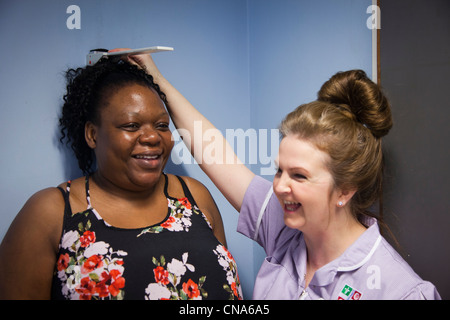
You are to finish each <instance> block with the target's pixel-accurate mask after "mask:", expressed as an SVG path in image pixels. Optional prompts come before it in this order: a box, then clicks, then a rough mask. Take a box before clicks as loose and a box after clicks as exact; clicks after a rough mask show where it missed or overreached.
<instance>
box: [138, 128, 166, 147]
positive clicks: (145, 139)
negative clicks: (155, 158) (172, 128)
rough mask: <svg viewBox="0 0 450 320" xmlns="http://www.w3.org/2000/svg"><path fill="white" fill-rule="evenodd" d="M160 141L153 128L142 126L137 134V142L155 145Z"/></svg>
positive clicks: (157, 133) (156, 131)
mask: <svg viewBox="0 0 450 320" xmlns="http://www.w3.org/2000/svg"><path fill="white" fill-rule="evenodd" d="M160 141H161V136H160V135H159V132H158V130H155V129H153V128H143V129H142V133H141V135H140V136H139V142H140V143H142V144H150V145H157V144H159V142H160Z"/></svg>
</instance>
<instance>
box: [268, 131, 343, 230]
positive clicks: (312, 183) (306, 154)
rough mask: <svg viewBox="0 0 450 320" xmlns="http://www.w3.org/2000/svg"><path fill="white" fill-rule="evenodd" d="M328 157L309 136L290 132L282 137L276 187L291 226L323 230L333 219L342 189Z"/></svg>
mask: <svg viewBox="0 0 450 320" xmlns="http://www.w3.org/2000/svg"><path fill="white" fill-rule="evenodd" d="M328 159H329V156H328V154H326V153H325V152H323V151H321V150H319V149H318V148H316V147H315V146H314V145H313V144H311V143H310V142H308V141H307V140H303V139H299V138H298V137H296V136H293V135H288V136H286V137H285V138H283V140H282V141H281V143H280V149H279V155H278V159H277V162H278V168H279V169H278V172H277V173H276V175H275V177H274V180H273V187H274V192H275V194H276V196H277V198H278V200H279V201H280V204H281V206H282V208H283V211H284V222H285V224H286V225H287V226H288V227H290V228H293V229H299V230H301V231H303V232H305V231H319V232H320V231H323V230H325V229H326V227H327V226H328V224H329V222H330V221H331V220H330V219H331V218H332V217H331V215H332V214H333V212H334V210H335V209H334V208H335V207H336V206H335V204H336V202H337V196H338V192H337V191H335V190H334V180H333V177H332V175H331V173H330V171H329V170H328V168H327V166H326V163H327V161H328Z"/></svg>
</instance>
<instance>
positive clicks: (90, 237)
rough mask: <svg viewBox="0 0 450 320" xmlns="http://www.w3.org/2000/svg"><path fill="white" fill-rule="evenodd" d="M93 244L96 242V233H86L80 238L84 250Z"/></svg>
mask: <svg viewBox="0 0 450 320" xmlns="http://www.w3.org/2000/svg"><path fill="white" fill-rule="evenodd" d="M93 242H95V232H92V231H85V232H84V233H83V235H82V236H81V237H80V245H81V247H83V248H86V247H87V246H89V245H90V244H91V243H93Z"/></svg>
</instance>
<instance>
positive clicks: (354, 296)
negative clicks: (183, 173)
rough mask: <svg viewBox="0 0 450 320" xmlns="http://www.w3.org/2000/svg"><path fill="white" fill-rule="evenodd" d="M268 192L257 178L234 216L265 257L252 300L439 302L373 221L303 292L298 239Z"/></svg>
mask: <svg viewBox="0 0 450 320" xmlns="http://www.w3.org/2000/svg"><path fill="white" fill-rule="evenodd" d="M271 191H272V183H271V182H269V181H267V180H265V179H263V178H261V177H259V176H256V177H255V178H254V179H253V180H252V182H251V184H250V186H249V187H248V189H247V191H246V194H245V197H244V201H243V203H242V207H241V212H240V216H239V222H238V231H239V232H240V233H242V234H244V235H245V236H247V237H249V238H251V239H254V240H256V241H257V242H258V243H259V244H260V245H261V246H262V247H263V248H264V249H265V251H266V254H267V257H266V258H265V260H264V262H263V264H262V266H261V269H260V270H259V272H258V275H257V278H256V281H255V287H254V292H253V299H257V300H261V299H273V300H275V299H308V300H315V299H325V300H341V299H343V300H359V299H365V300H368V299H377V300H381V299H389V300H398V299H440V296H439V293H438V292H437V290H436V288H435V286H434V285H433V284H431V283H430V282H427V281H424V280H422V279H421V278H420V277H419V276H418V275H417V274H416V273H415V272H414V271H413V270H412V269H411V267H410V266H409V265H408V264H407V263H406V261H404V260H403V259H402V258H401V256H400V255H399V254H398V253H397V252H396V251H395V250H394V249H393V248H392V247H391V246H390V245H389V243H388V242H387V241H386V240H385V239H384V238H383V237H382V236H381V235H380V232H379V229H378V224H377V222H376V220H375V219H372V220H370V221H369V225H370V227H369V228H368V229H367V230H366V231H365V232H364V233H363V235H361V236H360V237H359V238H358V240H357V241H355V243H353V244H352V245H351V246H350V247H349V248H347V250H346V251H345V252H344V253H343V254H342V255H341V256H340V257H339V258H337V259H336V260H333V261H331V262H330V263H328V264H327V265H325V266H323V267H322V268H320V269H319V270H317V271H316V273H315V274H314V277H313V279H312V280H311V282H310V284H309V286H308V287H307V288H305V271H306V246H305V241H304V239H303V234H302V232H301V231H299V230H295V229H291V228H289V227H287V226H286V225H285V224H284V219H283V210H282V208H281V206H280V203H279V202H278V199H277V198H276V196H275V195H274V194H273V193H272V194H271ZM265 204H266V205H267V206H266V207H265V209H264V210H261V208H264V205H265ZM260 211H262V214H260ZM257 225H258V227H257Z"/></svg>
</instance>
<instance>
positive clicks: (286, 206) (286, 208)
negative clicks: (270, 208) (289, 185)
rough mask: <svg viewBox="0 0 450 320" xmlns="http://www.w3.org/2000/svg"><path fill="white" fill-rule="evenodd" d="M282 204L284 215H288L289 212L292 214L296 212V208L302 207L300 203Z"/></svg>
mask: <svg viewBox="0 0 450 320" xmlns="http://www.w3.org/2000/svg"><path fill="white" fill-rule="evenodd" d="M283 203H284V211H285V212H286V213H290V212H294V211H296V210H297V209H298V208H300V207H301V206H302V204H301V203H299V202H293V201H286V200H284V201H283Z"/></svg>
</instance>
